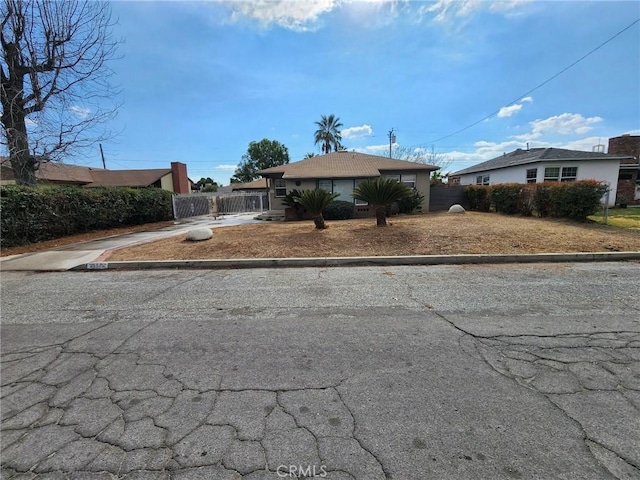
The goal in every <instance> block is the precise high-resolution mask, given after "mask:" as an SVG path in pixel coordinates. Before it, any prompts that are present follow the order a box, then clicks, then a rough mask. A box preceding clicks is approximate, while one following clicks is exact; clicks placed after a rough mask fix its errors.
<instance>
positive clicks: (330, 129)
mask: <svg viewBox="0 0 640 480" xmlns="http://www.w3.org/2000/svg"><path fill="white" fill-rule="evenodd" d="M315 124H316V125H318V127H319V128H318V130H316V133H315V137H314V141H315V144H316V145H318V144H321V145H322V153H331V149H333V150H334V151H336V152H337V151H338V150H340V149H342V144H341V143H340V140H342V135H340V127H342V123H340V119H339V118H338V117H336V116H335V115H334V114H333V113H332V114H331V115H329V116H324V115H322V117H321V119H320V121H319V122H315Z"/></svg>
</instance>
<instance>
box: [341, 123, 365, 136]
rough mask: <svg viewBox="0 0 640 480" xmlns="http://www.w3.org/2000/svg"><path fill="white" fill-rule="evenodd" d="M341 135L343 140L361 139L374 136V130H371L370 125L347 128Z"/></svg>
mask: <svg viewBox="0 0 640 480" xmlns="http://www.w3.org/2000/svg"><path fill="white" fill-rule="evenodd" d="M340 133H341V134H342V138H347V139H351V138H360V137H367V136H369V135H371V134H373V129H372V128H371V126H370V125H367V124H364V125H360V126H358V127H349V128H345V129H344V130H342V131H341V132H340Z"/></svg>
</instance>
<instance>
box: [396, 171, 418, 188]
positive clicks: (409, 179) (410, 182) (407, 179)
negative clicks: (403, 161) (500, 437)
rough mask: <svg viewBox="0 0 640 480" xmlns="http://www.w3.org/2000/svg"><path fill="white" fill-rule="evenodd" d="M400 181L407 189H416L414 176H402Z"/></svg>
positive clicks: (413, 174)
mask: <svg viewBox="0 0 640 480" xmlns="http://www.w3.org/2000/svg"><path fill="white" fill-rule="evenodd" d="M400 181H401V182H402V183H404V184H405V185H406V186H407V187H411V188H416V174H415V173H410V174H406V175H404V174H403V175H402V177H401V179H400Z"/></svg>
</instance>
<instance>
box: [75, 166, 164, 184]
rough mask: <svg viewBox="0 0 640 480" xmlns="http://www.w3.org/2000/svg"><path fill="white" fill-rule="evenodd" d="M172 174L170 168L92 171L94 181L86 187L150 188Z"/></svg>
mask: <svg viewBox="0 0 640 480" xmlns="http://www.w3.org/2000/svg"><path fill="white" fill-rule="evenodd" d="M170 173H171V169H170V168H154V169H148V170H92V171H91V175H92V176H93V181H92V182H91V183H89V184H87V185H85V187H148V186H149V185H153V184H154V183H155V182H157V181H158V180H160V179H161V178H162V177H164V176H165V175H168V174H170Z"/></svg>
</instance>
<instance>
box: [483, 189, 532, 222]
mask: <svg viewBox="0 0 640 480" xmlns="http://www.w3.org/2000/svg"><path fill="white" fill-rule="evenodd" d="M490 188H491V189H490V192H489V197H490V204H491V206H492V207H493V210H495V211H496V212H498V213H506V214H509V215H514V214H522V215H531V211H532V194H531V188H530V187H529V186H527V185H523V184H520V183H502V184H499V185H494V186H492V187H490Z"/></svg>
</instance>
